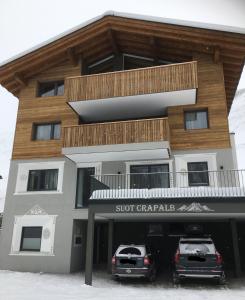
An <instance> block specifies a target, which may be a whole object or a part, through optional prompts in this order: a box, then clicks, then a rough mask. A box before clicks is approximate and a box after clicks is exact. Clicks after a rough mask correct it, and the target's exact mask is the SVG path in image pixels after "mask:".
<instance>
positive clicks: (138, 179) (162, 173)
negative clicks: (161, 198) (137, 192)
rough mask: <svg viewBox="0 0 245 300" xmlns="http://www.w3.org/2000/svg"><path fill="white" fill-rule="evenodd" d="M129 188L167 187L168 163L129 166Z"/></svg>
mask: <svg viewBox="0 0 245 300" xmlns="http://www.w3.org/2000/svg"><path fill="white" fill-rule="evenodd" d="M130 188H131V189H132V188H133V189H145V188H146V189H153V188H169V165H168V164H158V165H132V166H130Z"/></svg>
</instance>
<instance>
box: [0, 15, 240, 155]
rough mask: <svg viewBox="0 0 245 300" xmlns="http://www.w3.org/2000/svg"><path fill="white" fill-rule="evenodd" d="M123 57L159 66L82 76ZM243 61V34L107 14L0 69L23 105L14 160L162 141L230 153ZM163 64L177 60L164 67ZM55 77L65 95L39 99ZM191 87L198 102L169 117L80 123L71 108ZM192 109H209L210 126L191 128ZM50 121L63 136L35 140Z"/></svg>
mask: <svg viewBox="0 0 245 300" xmlns="http://www.w3.org/2000/svg"><path fill="white" fill-rule="evenodd" d="M108 32H109V33H110V34H108ZM122 53H128V54H133V55H141V56H145V57H148V58H151V60H152V61H153V67H149V68H144V69H135V70H128V71H118V72H115V73H114V72H110V73H104V74H98V75H97V74H95V75H85V76H81V74H82V70H83V66H84V65H88V64H91V63H94V62H96V61H98V60H100V59H103V58H105V57H106V56H108V55H111V54H115V55H120V54H122ZM244 58H245V38H244V36H243V35H241V34H238V33H228V32H219V31H214V30H208V29H200V28H191V27H185V26H178V25H170V24H161V23H157V22H146V21H143V20H134V19H130V18H128V19H127V18H122V17H114V16H106V17H103V18H102V19H100V20H98V21H96V22H95V23H92V24H90V25H89V26H87V27H84V28H81V29H79V30H77V31H75V32H73V33H71V34H69V35H67V36H64V37H62V38H60V39H58V40H56V41H54V42H52V43H50V44H48V45H46V46H44V47H41V48H40V49H37V50H35V51H33V52H31V53H29V54H27V55H25V56H23V57H20V58H18V59H16V60H14V61H12V62H9V63H7V64H6V65H4V66H1V67H0V82H1V84H2V85H3V86H4V87H6V88H7V89H8V90H9V91H10V92H13V93H14V94H16V95H18V98H19V100H20V101H19V111H18V117H17V126H16V134H15V140H14V148H13V159H31V158H46V157H58V156H61V155H62V154H61V149H62V146H65V147H69V146H71V145H74V146H80V145H101V144H110V143H120V142H122V143H126V142H133V141H135V142H139V141H152V140H161V139H164V140H165V139H168V140H169V141H170V147H171V149H172V150H188V149H189V150H194V149H200V150H202V149H218V148H229V147H230V138H229V129H228V120H227V114H228V111H229V109H230V106H231V103H232V99H233V96H234V93H235V90H236V86H237V84H238V81H239V77H240V74H241V71H242V67H243V62H244ZM160 59H161V60H166V61H168V60H169V61H172V62H176V63H173V64H171V65H167V66H158V64H160V63H159V61H160ZM52 80H65V94H64V95H62V96H53V97H37V86H38V82H42V81H52ZM192 88H197V99H196V104H195V105H185V106H176V107H169V108H168V113H167V117H168V119H161V118H160V119H159V118H158V119H156V120H147V121H146V120H129V121H127V122H126V121H117V122H107V123H104V124H97V125H96V124H82V125H78V124H79V116H78V115H77V114H76V113H75V112H74V111H73V110H72V108H71V107H70V106H69V105H68V103H67V102H68V101H71V100H72V101H77V100H91V99H106V98H112V97H117V96H121V97H123V96H130V95H138V94H148V93H157V92H167V91H175V90H183V89H192ZM193 109H205V110H207V111H208V122H209V127H208V128H207V129H198V130H197V129H196V130H186V129H185V125H184V112H185V111H186V110H193ZM98 113H99V112H98ZM159 115H160V116H162V114H159ZM146 118H147V116H146ZM125 119H126V116H125ZM46 122H61V126H62V137H63V139H62V138H61V139H60V140H47V141H35V140H32V131H33V124H36V123H46ZM167 123H168V125H167ZM147 126H150V127H147ZM151 126H152V127H151ZM168 127H169V130H168ZM149 128H150V129H149ZM148 130H149V132H144V131H148ZM154 130H156V132H153V131H154ZM103 131H105V132H106V133H103ZM129 132H131V136H130V134H129Z"/></svg>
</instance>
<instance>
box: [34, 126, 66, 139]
mask: <svg viewBox="0 0 245 300" xmlns="http://www.w3.org/2000/svg"><path fill="white" fill-rule="evenodd" d="M49 125H50V126H51V131H50V138H49V139H37V127H38V126H49ZM56 125H60V135H59V138H55V137H54V133H55V126H56ZM60 138H61V122H60V121H55V122H47V123H33V125H32V136H31V139H32V141H52V140H60Z"/></svg>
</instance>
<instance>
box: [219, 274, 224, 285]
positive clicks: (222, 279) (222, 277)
mask: <svg viewBox="0 0 245 300" xmlns="http://www.w3.org/2000/svg"><path fill="white" fill-rule="evenodd" d="M219 284H221V285H224V284H226V280H225V273H224V272H223V273H222V275H221V276H220V278H219Z"/></svg>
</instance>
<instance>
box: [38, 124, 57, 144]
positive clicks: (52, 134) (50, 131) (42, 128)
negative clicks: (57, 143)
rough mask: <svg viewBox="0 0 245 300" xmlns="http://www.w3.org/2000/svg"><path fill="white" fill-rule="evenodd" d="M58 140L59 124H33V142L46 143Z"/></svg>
mask: <svg viewBox="0 0 245 300" xmlns="http://www.w3.org/2000/svg"><path fill="white" fill-rule="evenodd" d="M59 138H60V123H47V124H34V128H33V140H37V141H46V140H58V139H59Z"/></svg>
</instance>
